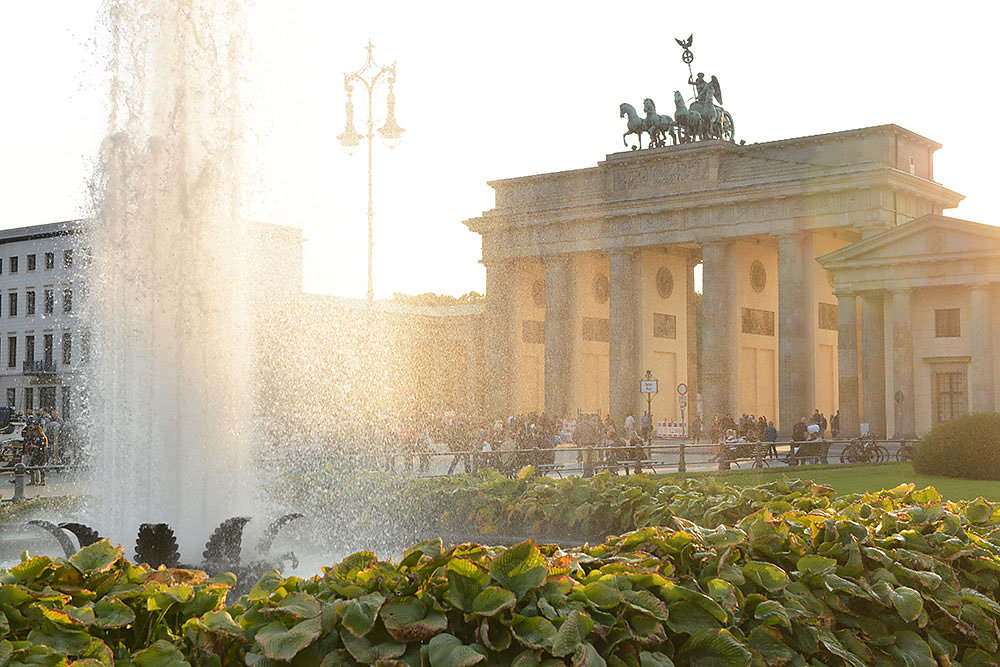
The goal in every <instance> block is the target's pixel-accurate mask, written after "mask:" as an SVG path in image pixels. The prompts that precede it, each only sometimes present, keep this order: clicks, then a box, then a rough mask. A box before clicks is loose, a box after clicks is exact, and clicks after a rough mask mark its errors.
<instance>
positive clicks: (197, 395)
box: [84, 0, 266, 554]
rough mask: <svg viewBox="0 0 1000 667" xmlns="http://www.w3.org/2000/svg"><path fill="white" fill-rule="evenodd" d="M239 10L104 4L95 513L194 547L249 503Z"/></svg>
mask: <svg viewBox="0 0 1000 667" xmlns="http://www.w3.org/2000/svg"><path fill="white" fill-rule="evenodd" d="M244 13H245V9H244V6H243V3H242V2H239V1H232V2H212V3H201V2H195V1H193V0H181V1H180V2H176V1H174V0H170V1H167V0H161V1H158V2H136V1H133V0H110V1H109V2H108V3H107V17H108V26H107V28H108V30H109V35H110V44H109V51H110V68H109V69H110V76H111V87H110V99H109V110H110V113H109V119H108V129H107V139H106V140H105V141H104V142H103V145H102V146H101V153H100V164H99V168H98V170H97V175H96V178H95V183H94V194H95V210H94V220H93V223H92V224H91V226H90V228H89V230H88V233H87V238H86V243H87V246H88V247H89V248H90V249H91V252H92V260H91V262H90V265H89V267H87V271H86V280H87V293H88V295H89V297H90V298H89V299H88V300H87V301H88V303H87V304H86V310H85V313H84V316H85V317H86V318H87V319H88V320H89V321H90V323H91V326H92V329H93V337H92V340H93V344H92V350H93V352H92V355H93V357H92V359H93V363H92V366H91V375H90V377H89V378H88V386H89V391H88V402H87V405H86V406H85V411H86V419H87V422H88V424H89V425H90V430H91V437H90V439H91V441H92V442H94V443H97V444H98V452H97V457H96V466H95V468H96V469H97V470H99V471H100V474H99V478H98V480H96V484H95V486H96V488H95V489H94V495H95V497H96V501H97V503H98V508H97V511H96V512H95V517H99V519H98V520H97V527H98V528H99V529H100V530H101V531H102V532H103V533H104V534H106V535H109V536H112V537H113V539H117V540H120V541H121V542H122V543H127V542H126V541H127V540H128V539H129V538H130V537H131V536H132V535H134V534H135V530H136V528H137V527H138V526H139V525H140V524H143V523H148V522H165V523H168V524H170V525H171V526H174V527H176V528H177V530H178V536H177V537H178V543H179V547H180V550H181V553H187V554H193V553H195V552H196V550H197V548H198V546H199V540H202V539H204V538H205V536H206V535H208V534H210V532H211V530H212V528H213V527H214V526H216V525H218V524H219V523H220V522H221V521H223V520H224V519H227V518H228V517H231V516H236V515H241V514H247V513H251V512H250V510H251V509H252V507H253V498H252V489H254V488H255V480H254V468H253V467H252V466H250V465H249V460H248V459H249V451H250V448H251V446H252V443H251V442H250V431H251V429H250V423H251V419H252V405H253V400H254V393H253V386H252V373H251V360H250V352H251V346H252V344H253V337H254V326H253V321H252V318H251V316H250V312H251V310H250V309H251V304H250V299H251V298H252V296H253V293H252V285H253V284H254V282H253V280H251V275H250V268H251V265H252V262H251V255H250V253H251V233H252V232H251V230H250V229H249V228H248V224H247V222H246V219H245V215H244V210H243V201H244V197H243V188H244V183H246V182H247V181H248V180H249V176H250V175H249V174H247V173H244V171H243V162H242V159H241V142H242V139H243V131H244V128H243V124H242V123H243V118H242V112H243V109H242V107H241V104H240V71H241V64H242V58H243V44H242V35H243V32H242V25H243V20H244ZM264 268H265V267H261V266H259V265H253V269H254V271H255V272H259V271H262V270H263V269H264ZM255 278H256V279H257V280H260V281H261V282H263V281H264V280H266V276H260V275H258V276H256V277H255ZM257 284H260V283H257Z"/></svg>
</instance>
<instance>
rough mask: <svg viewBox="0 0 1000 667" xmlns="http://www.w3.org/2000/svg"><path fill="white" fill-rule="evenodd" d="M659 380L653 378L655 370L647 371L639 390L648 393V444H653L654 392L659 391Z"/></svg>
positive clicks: (640, 382)
mask: <svg viewBox="0 0 1000 667" xmlns="http://www.w3.org/2000/svg"><path fill="white" fill-rule="evenodd" d="M659 384H660V383H659V382H658V381H656V380H654V379H653V371H646V378H645V379H643V380H640V381H639V391H640V392H641V393H643V394H646V415H647V416H648V417H649V431H648V432H647V433H646V446H647V447H650V446H652V444H653V394H656V393H659Z"/></svg>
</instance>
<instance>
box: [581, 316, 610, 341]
mask: <svg viewBox="0 0 1000 667" xmlns="http://www.w3.org/2000/svg"><path fill="white" fill-rule="evenodd" d="M583 339H584V340H589V341H592V342H595V343H607V342H609V341H610V340H611V320H608V319H604V318H603V317H585V318H583Z"/></svg>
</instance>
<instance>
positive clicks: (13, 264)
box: [10, 257, 17, 273]
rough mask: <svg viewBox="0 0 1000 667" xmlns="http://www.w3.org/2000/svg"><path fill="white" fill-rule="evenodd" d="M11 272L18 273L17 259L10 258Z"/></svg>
mask: <svg viewBox="0 0 1000 667" xmlns="http://www.w3.org/2000/svg"><path fill="white" fill-rule="evenodd" d="M10 272H11V273H17V257H11V258H10Z"/></svg>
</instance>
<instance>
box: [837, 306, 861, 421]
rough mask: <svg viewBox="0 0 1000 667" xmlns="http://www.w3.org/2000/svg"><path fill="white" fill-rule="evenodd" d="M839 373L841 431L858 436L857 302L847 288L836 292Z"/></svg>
mask: <svg viewBox="0 0 1000 667" xmlns="http://www.w3.org/2000/svg"><path fill="white" fill-rule="evenodd" d="M837 353H838V355H837V375H838V376H839V378H838V382H839V391H840V403H839V405H838V406H837V407H838V409H839V410H840V435H839V436H838V437H842V438H855V437H857V436H858V434H859V430H858V423H859V422H860V420H859V418H858V306H857V299H856V297H855V296H854V295H853V294H851V293H848V292H838V293H837Z"/></svg>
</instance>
